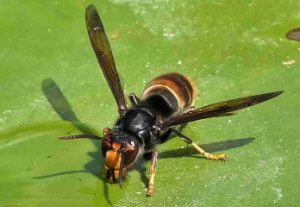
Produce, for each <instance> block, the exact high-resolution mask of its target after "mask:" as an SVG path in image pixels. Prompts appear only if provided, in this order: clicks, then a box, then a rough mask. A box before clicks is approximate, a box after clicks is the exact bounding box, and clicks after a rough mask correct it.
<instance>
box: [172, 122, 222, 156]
mask: <svg viewBox="0 0 300 207" xmlns="http://www.w3.org/2000/svg"><path fill="white" fill-rule="evenodd" d="M171 130H172V132H174V133H175V134H177V136H178V137H180V138H181V139H182V140H183V141H185V142H186V143H187V144H191V145H192V146H193V147H194V148H195V149H196V150H197V151H198V152H199V153H200V154H201V155H203V156H204V157H206V158H207V159H210V160H224V159H225V158H226V155H225V154H220V155H213V154H210V153H208V152H205V151H204V150H203V149H202V148H201V147H199V146H198V145H197V144H196V143H195V142H193V140H191V139H190V138H188V137H187V136H185V135H184V134H181V133H180V132H179V131H177V130H176V129H174V128H172V129H171Z"/></svg>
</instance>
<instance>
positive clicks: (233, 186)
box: [0, 0, 300, 207]
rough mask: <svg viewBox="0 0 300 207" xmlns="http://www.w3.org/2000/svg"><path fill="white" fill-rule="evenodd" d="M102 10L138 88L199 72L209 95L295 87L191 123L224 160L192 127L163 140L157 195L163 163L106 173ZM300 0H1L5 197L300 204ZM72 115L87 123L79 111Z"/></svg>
mask: <svg viewBox="0 0 300 207" xmlns="http://www.w3.org/2000/svg"><path fill="white" fill-rule="evenodd" d="M90 3H94V4H95V6H96V7H97V8H98V11H99V12H100V14H101V18H102V21H103V23H104V26H105V28H106V31H107V34H108V37H109V39H110V42H111V46H112V50H113V53H114V56H115V60H116V64H117V66H118V70H119V72H120V76H121V79H122V81H123V83H124V84H123V85H124V87H125V89H126V93H127V94H129V93H130V92H135V93H136V94H141V92H142V89H143V87H144V86H145V84H146V83H147V82H148V81H149V80H151V78H154V77H155V76H157V75H159V74H162V73H165V72H171V71H172V72H179V73H183V74H185V75H187V76H189V77H190V78H191V79H192V80H193V81H194V82H195V84H196V85H197V87H198V89H199V94H198V99H197V102H196V105H197V106H203V105H205V104H210V103H214V102H218V101H222V100H226V99H231V98H237V97H241V96H247V95H254V94H258V93H264V92H271V91H276V90H285V93H284V94H282V95H281V96H280V97H278V98H276V99H274V100H271V101H269V102H267V103H264V104H261V105H259V106H255V107H253V108H248V109H246V110H242V111H240V112H239V114H238V115H237V116H232V117H225V118H218V119H209V120H203V121H199V122H194V123H191V124H189V125H188V126H187V127H186V128H185V129H184V131H183V132H184V133H185V134H186V135H187V136H189V137H191V138H193V139H194V141H195V142H197V143H199V144H208V145H203V147H204V148H206V149H207V150H209V151H214V152H215V153H221V151H222V152H224V153H227V154H228V155H229V159H228V160H227V161H226V162H225V163H223V162H213V161H209V160H206V159H202V158H201V156H200V155H198V154H195V151H193V150H188V149H186V145H185V143H183V142H182V141H181V140H180V139H173V140H171V141H170V142H168V143H166V144H164V145H162V146H159V147H158V149H159V151H160V157H159V160H158V165H157V167H158V170H157V174H156V195H155V196H154V197H152V198H147V197H146V196H145V184H146V183H147V176H148V165H149V162H146V163H144V164H142V163H141V164H139V165H138V166H137V167H136V168H135V169H133V170H132V171H131V172H129V173H128V175H127V177H126V180H125V182H124V189H123V190H121V189H120V188H119V186H118V185H117V184H113V185H110V184H107V183H106V182H105V181H104V180H103V176H101V173H100V168H101V163H102V160H101V155H100V150H99V146H100V145H99V144H100V143H98V142H92V141H90V140H76V141H60V140H57V137H59V136H61V135H66V134H68V133H72V134H78V133H94V134H98V135H102V128H103V127H105V126H109V127H111V126H112V125H113V123H114V121H115V120H116V118H117V110H116V104H115V102H114V99H113V96H112V95H111V93H110V90H109V88H108V86H107V84H106V82H105V80H104V77H103V76H102V74H101V72H100V69H99V66H98V65H97V61H96V58H95V56H94V54H93V51H92V49H91V46H90V43H89V39H88V35H87V32H86V29H85V20H84V11H85V8H86V7H87V6H88V5H89V4H90ZM299 11H300V4H299V2H298V1H296V0H278V1H276V2H274V1H258V0H253V1H228V0H227V1H226V0H225V1H217V0H205V1H182V0H165V1H160V0H152V1H148V0H141V1H138V0H126V1H121V0H111V1H105V0H99V1H93V2H90V1H85V0H77V1H43V2H37V1H33V0H26V1H7V0H3V1H1V2H0V25H1V30H0V45H1V47H0V48H1V49H0V90H1V93H0V96H1V101H0V129H1V133H0V198H1V199H0V206H31V207H32V206H110V205H113V206H142V205H143V206H272V205H274V206H297V205H298V203H299V202H300V199H299V194H300V188H299V186H300V181H299V173H300V167H299V160H298V157H299V150H300V149H299V144H300V143H299V134H300V132H299V112H300V105H299V102H300V98H299V93H298V91H299V84H300V81H299V80H300V72H299V60H300V58H299V57H300V56H299V50H300V43H299V42H295V41H290V40H287V39H285V33H286V32H287V31H288V30H290V29H293V28H295V27H297V26H299V20H300V12H299ZM68 121H72V122H75V123H73V124H72V123H70V122H68Z"/></svg>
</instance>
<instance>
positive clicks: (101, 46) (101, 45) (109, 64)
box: [85, 5, 127, 115]
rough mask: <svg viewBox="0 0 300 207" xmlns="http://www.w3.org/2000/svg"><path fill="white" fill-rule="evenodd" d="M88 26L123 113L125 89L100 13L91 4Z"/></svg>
mask: <svg viewBox="0 0 300 207" xmlns="http://www.w3.org/2000/svg"><path fill="white" fill-rule="evenodd" d="M85 19H86V27H87V30H88V33H89V37H90V40H91V44H92V46H93V49H94V52H95V54H96V56H97V59H98V62H99V64H100V66H101V69H102V72H103V74H104V76H105V78H106V81H107V83H108V85H109V87H110V90H111V91H112V93H113V95H114V97H115V99H116V102H117V104H118V108H119V113H120V114H121V115H123V114H124V111H126V109H127V106H126V102H125V98H124V91H123V88H122V85H121V82H120V79H119V75H118V72H117V70H116V66H115V62H114V58H113V54H112V51H111V48H110V45H109V42H108V39H107V36H106V34H105V31H104V27H103V25H102V22H101V20H100V17H99V14H98V12H97V10H96V8H95V6H94V5H90V6H89V7H87V9H86V13H85Z"/></svg>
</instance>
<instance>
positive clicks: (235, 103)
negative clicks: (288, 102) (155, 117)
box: [161, 91, 283, 130]
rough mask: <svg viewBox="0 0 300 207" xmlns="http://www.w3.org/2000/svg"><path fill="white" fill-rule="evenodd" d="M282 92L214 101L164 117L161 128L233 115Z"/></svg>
mask: <svg viewBox="0 0 300 207" xmlns="http://www.w3.org/2000/svg"><path fill="white" fill-rule="evenodd" d="M282 93H283V91H277V92H272V93H265V94H260V95H254V96H248V97H243V98H237V99H232V100H228V101H222V102H219V103H214V104H211V105H208V106H204V107H202V108H199V109H196V110H193V111H190V112H187V113H183V114H178V115H175V116H174V117H171V118H167V119H164V120H162V124H161V129H162V130H164V129H167V128H169V127H171V126H175V125H179V124H184V123H187V122H192V121H196V120H200V119H206V118H212V117H219V116H227V115H232V113H231V112H232V111H236V110H239V109H242V108H246V107H249V106H253V105H256V104H259V103H262V102H264V101H267V100H269V99H272V98H274V97H276V96H279V95H280V94H282Z"/></svg>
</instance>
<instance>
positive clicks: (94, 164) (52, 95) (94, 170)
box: [34, 78, 255, 205]
mask: <svg viewBox="0 0 300 207" xmlns="http://www.w3.org/2000/svg"><path fill="white" fill-rule="evenodd" d="M42 91H43V93H44V95H45V97H46V98H47V100H48V101H49V103H50V104H51V106H52V107H53V109H54V110H55V111H56V113H57V114H58V115H59V116H60V117H61V119H62V120H64V121H69V122H71V123H72V124H73V125H74V126H75V127H76V128H77V129H78V130H80V131H81V132H82V133H83V134H96V131H95V130H94V129H92V128H90V127H88V126H86V125H84V124H83V123H81V122H80V120H79V119H78V118H77V116H76V114H75V112H74V111H73V109H72V107H71V105H70V103H69V102H68V100H67V99H66V98H65V96H64V94H63V92H62V91H61V90H60V88H59V87H58V85H57V84H56V83H55V81H54V80H53V79H52V78H47V79H44V80H43V82H42ZM184 127H185V125H182V126H181V127H180V128H179V129H178V130H179V131H182V130H183V128H184ZM254 140H255V138H253V137H249V138H242V139H235V140H227V141H221V142H215V143H209V144H202V145H200V147H201V148H203V149H204V150H205V151H207V152H217V151H223V150H228V149H231V148H237V147H242V146H244V145H247V144H249V143H251V142H252V141H254ZM91 141H92V142H93V143H94V145H95V147H96V149H97V151H96V152H88V155H89V156H91V157H92V158H93V160H92V161H90V162H89V163H87V164H85V166H84V168H85V170H74V171H65V172H58V173H54V174H49V175H44V176H37V177H34V179H43V178H50V177H55V176H61V175H66V174H74V173H91V174H93V175H94V176H96V177H97V178H100V179H101V180H103V181H104V182H103V183H104V193H105V198H106V200H107V201H108V203H109V204H110V205H112V203H111V201H110V200H109V196H108V187H107V185H106V178H105V176H104V175H103V174H102V173H100V171H101V170H100V166H102V164H103V158H102V156H101V142H99V141H95V140H91ZM195 154H197V155H195ZM174 157H194V158H200V159H203V158H204V157H200V156H199V152H197V151H196V150H195V149H194V148H192V147H187V148H183V149H182V148H179V149H175V150H168V151H164V152H161V153H159V158H160V159H166V158H174ZM149 159H150V156H148V154H145V155H144V159H141V161H140V162H139V163H138V164H137V165H136V166H135V167H134V168H132V169H131V170H137V171H138V172H139V173H140V176H141V180H142V182H143V183H144V184H145V186H147V183H148V177H147V171H148V169H147V168H146V167H144V166H143V165H142V163H143V161H145V160H149Z"/></svg>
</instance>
